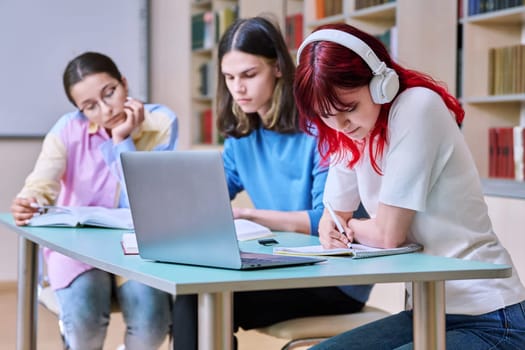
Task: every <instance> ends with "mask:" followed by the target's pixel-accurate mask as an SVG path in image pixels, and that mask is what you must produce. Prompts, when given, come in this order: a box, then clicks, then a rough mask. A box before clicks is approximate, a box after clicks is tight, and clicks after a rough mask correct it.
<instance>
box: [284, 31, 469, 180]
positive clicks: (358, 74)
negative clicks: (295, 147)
mask: <svg viewBox="0 0 525 350" xmlns="http://www.w3.org/2000/svg"><path fill="white" fill-rule="evenodd" d="M320 29H336V30H340V31H344V32H346V33H348V34H351V35H353V36H356V37H358V38H360V39H361V40H363V41H364V42H365V43H367V44H368V46H370V48H371V49H372V50H373V51H374V52H375V54H376V55H377V57H378V58H379V59H380V60H381V61H383V62H385V64H386V65H387V67H390V68H392V69H394V70H395V71H396V72H397V74H398V76H399V91H398V94H399V93H401V92H403V91H404V90H406V89H408V88H411V87H415V86H421V87H426V88H428V89H431V90H433V91H435V92H436V93H437V94H439V95H440V96H441V98H442V99H443V101H444V102H445V104H446V105H447V107H448V109H449V110H450V111H451V112H452V113H453V114H454V115H455V117H456V122H457V123H458V125H459V124H461V122H462V121H463V117H464V115H465V112H464V111H463V109H462V107H461V105H460V104H459V102H458V100H457V99H456V98H455V97H454V96H452V95H451V94H450V93H449V92H448V91H447V89H446V87H445V86H444V84H442V83H438V82H437V81H435V80H434V79H432V78H431V77H430V76H428V75H426V74H424V73H421V72H417V71H414V70H409V69H406V68H403V67H401V66H400V65H398V64H397V63H395V62H394V61H393V60H392V58H391V57H390V55H389V53H388V51H387V50H386V48H385V46H384V45H383V44H382V43H381V41H380V40H379V39H377V38H375V37H374V36H372V35H370V34H367V33H365V32H363V31H361V30H359V29H357V28H355V27H352V26H350V25H348V24H342V23H338V24H327V25H323V26H320V27H318V28H317V29H316V30H320ZM372 77H373V74H372V70H371V69H370V68H369V67H368V65H367V64H366V62H365V61H364V60H363V59H362V58H361V57H360V56H359V55H358V54H356V53H355V52H354V51H352V50H349V49H348V48H346V47H344V46H342V45H340V44H337V43H333V42H329V41H317V42H313V43H310V44H308V45H306V47H304V49H303V50H302V52H301V57H300V61H299V64H298V67H297V71H296V77H295V81H294V96H295V101H296V104H297V108H298V111H299V115H300V124H301V127H302V129H303V130H305V131H306V132H307V133H310V134H315V135H317V136H318V138H319V143H318V148H319V152H320V153H321V156H322V157H323V159H325V160H326V159H327V158H328V156H329V155H331V154H333V155H335V156H336V159H337V160H341V159H343V156H344V154H346V153H347V152H350V153H351V154H352V158H351V160H350V161H349V163H348V166H349V167H353V166H354V165H355V164H356V163H357V162H358V161H359V159H360V158H361V156H362V152H364V151H365V150H364V149H363V145H364V143H363V142H360V141H355V140H351V139H349V138H348V137H346V136H345V135H343V134H341V133H340V132H338V131H336V130H334V129H331V128H330V127H328V126H327V125H326V124H325V123H324V122H323V121H322V120H321V118H326V117H328V111H329V110H330V108H331V107H332V106H333V108H335V109H336V110H338V111H346V110H348V107H349V106H345V104H344V103H342V102H341V101H340V100H339V99H338V98H337V94H336V90H338V89H355V88H359V87H363V86H368V85H369V83H370V80H371V79H372ZM390 107H391V103H386V104H383V105H381V110H380V112H379V116H378V118H377V121H376V124H375V126H374V128H373V129H372V131H371V133H370V136H369V138H370V142H369V143H368V146H369V147H368V152H369V153H370V159H371V162H372V167H373V168H374V170H375V171H376V172H377V173H378V174H381V169H380V168H379V166H378V164H377V159H378V158H380V157H381V156H382V155H383V150H384V147H385V144H387V143H388V140H387V130H388V113H389V112H390ZM374 140H377V142H372V141H374Z"/></svg>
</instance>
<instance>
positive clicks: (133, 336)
mask: <svg viewBox="0 0 525 350" xmlns="http://www.w3.org/2000/svg"><path fill="white" fill-rule="evenodd" d="M63 84H64V89H65V93H66V95H67V97H68V99H69V101H71V103H72V104H73V105H74V106H75V107H76V109H75V110H74V111H72V112H70V113H67V114H65V115H64V116H62V117H61V118H60V119H59V120H58V121H57V122H56V124H55V125H54V126H53V127H52V129H51V130H50V131H49V133H48V134H47V135H46V137H45V139H44V142H43V145H42V150H41V152H40V155H39V157H38V159H37V161H36V164H35V167H34V169H33V171H32V172H31V174H30V175H29V176H28V177H27V179H26V182H25V185H24V187H23V188H22V190H21V191H20V193H19V194H18V196H17V197H16V198H15V199H14V200H13V203H12V206H11V212H12V214H13V217H14V219H15V222H16V224H17V225H25V224H27V222H28V220H30V219H31V218H32V217H33V216H34V215H37V214H36V213H37V210H38V207H39V206H43V205H52V204H57V205H66V206H102V207H108V208H114V207H128V200H127V195H126V192H125V186H124V183H123V177H122V172H121V166H120V157H119V155H120V153H121V152H125V151H135V150H173V149H174V148H175V145H176V141H177V119H176V116H175V115H174V114H173V112H172V111H171V110H169V109H168V108H167V107H165V106H162V105H154V104H144V103H142V102H141V101H139V100H137V99H135V98H131V97H128V96H129V94H128V93H129V89H128V82H127V80H126V78H125V77H124V76H123V75H121V73H120V71H119V70H118V68H117V66H116V65H115V63H114V62H113V61H112V60H111V58H109V57H107V56H105V55H103V54H100V53H96V52H86V53H83V54H81V55H79V56H77V57H75V58H74V59H73V60H71V61H70V62H69V63H68V65H67V67H66V68H65V71H64V74H63ZM118 253H120V251H119V252H115V254H118ZM44 257H45V260H46V262H47V270H48V276H49V280H50V283H51V287H52V288H53V289H54V290H55V293H56V296H57V299H58V302H59V306H60V319H61V321H62V322H63V325H64V333H65V334H64V337H65V342H66V346H67V347H68V348H69V349H102V348H103V344H104V338H105V336H106V330H107V326H108V323H109V315H110V311H111V310H110V308H111V299H112V295H113V294H114V295H116V297H117V299H118V302H119V305H120V308H121V310H122V313H123V317H124V321H125V323H126V325H127V330H126V335H125V347H126V349H144V350H151V349H157V348H158V347H159V346H160V345H161V344H162V342H163V341H164V339H165V337H166V335H167V334H168V332H169V329H170V323H171V311H170V303H171V301H170V300H171V297H170V295H168V294H166V293H164V292H161V291H159V290H156V289H154V288H151V287H148V286H145V285H143V284H140V283H137V282H135V281H131V280H128V281H126V280H123V279H121V278H119V277H116V276H113V275H111V274H110V273H108V272H105V271H102V270H98V269H95V268H93V267H91V266H89V265H87V264H84V263H81V262H79V261H76V260H74V259H72V258H69V257H66V256H64V255H62V254H59V253H57V252H55V251H52V250H49V249H45V250H44ZM137 300H140V302H137Z"/></svg>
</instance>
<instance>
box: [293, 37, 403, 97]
mask: <svg viewBox="0 0 525 350" xmlns="http://www.w3.org/2000/svg"><path fill="white" fill-rule="evenodd" d="M314 41H331V42H334V43H336V44H339V45H342V46H344V47H346V48H348V49H350V50H352V51H354V52H355V53H356V54H358V55H359V56H361V58H362V59H363V60H364V61H365V62H366V64H367V65H368V66H369V67H370V69H372V73H373V74H374V77H372V80H371V81H370V85H369V88H370V95H371V96H372V100H373V101H374V102H375V103H377V104H383V103H388V102H390V101H392V100H393V99H394V97H395V96H396V94H397V91H398V90H399V77H398V76H397V73H396V71H395V70H393V69H392V68H388V67H387V66H386V64H385V62H383V61H380V60H379V58H378V57H377V56H376V54H375V53H374V51H373V50H372V49H371V48H370V47H369V46H368V45H367V44H366V43H365V42H364V41H363V40H361V39H359V38H358V37H356V36H353V35H351V34H348V33H346V32H343V31H341V30H336V29H321V30H318V31H316V32H313V33H312V34H310V35H308V36H307V37H306V39H304V41H303V43H302V44H301V46H300V47H299V49H298V50H297V64H299V59H300V57H301V51H302V50H303V49H304V47H305V46H306V45H308V44H310V43H312V42H314Z"/></svg>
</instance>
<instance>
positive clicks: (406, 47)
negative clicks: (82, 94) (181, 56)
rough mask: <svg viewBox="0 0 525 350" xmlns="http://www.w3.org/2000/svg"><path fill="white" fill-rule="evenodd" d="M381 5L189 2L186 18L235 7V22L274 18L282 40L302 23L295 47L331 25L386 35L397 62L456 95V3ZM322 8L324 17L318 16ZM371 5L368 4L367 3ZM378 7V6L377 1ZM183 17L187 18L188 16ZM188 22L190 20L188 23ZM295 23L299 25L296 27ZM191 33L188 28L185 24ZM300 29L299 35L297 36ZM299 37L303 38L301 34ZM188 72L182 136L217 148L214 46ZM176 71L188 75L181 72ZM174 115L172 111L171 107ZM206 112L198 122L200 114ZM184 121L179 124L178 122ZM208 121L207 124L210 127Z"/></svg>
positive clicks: (304, 0)
mask: <svg viewBox="0 0 525 350" xmlns="http://www.w3.org/2000/svg"><path fill="white" fill-rule="evenodd" d="M384 1H385V2H384V3H381V4H377V5H373V6H367V7H361V8H356V6H358V7H359V6H361V5H363V4H364V5H366V4H367V3H366V1H362V0H324V1H319V0H265V1H252V0H236V1H233V0H211V1H202V0H201V1H195V0H193V1H191V2H190V4H191V5H190V10H189V12H190V14H189V15H186V16H188V17H192V16H194V15H195V14H197V13H202V12H206V11H212V12H214V11H215V12H216V11H219V10H221V9H223V8H225V7H229V6H232V5H233V6H237V7H238V15H239V16H240V17H243V18H244V17H251V16H255V15H258V14H261V13H272V14H274V15H275V18H276V20H277V21H278V23H279V25H280V27H281V30H282V31H283V33H284V35H285V37H286V36H287V35H290V34H289V33H288V31H289V29H288V28H289V27H288V26H287V22H288V21H289V18H293V17H295V18H297V17H299V15H300V17H302V18H301V19H300V20H301V21H302V26H301V24H300V23H301V22H296V24H295V28H293V32H294V34H293V35H294V36H295V37H294V38H295V40H296V41H297V40H298V39H299V38H300V37H302V38H304V37H305V36H306V35H308V34H309V33H310V32H311V31H312V30H313V29H314V28H315V27H317V26H319V25H321V24H326V23H334V22H346V23H349V24H352V25H355V26H357V27H359V28H362V29H364V30H366V31H369V32H370V33H372V34H374V35H382V34H384V33H385V32H387V31H391V30H392V28H394V30H392V33H390V39H389V40H390V43H391V45H393V46H392V52H393V54H394V56H395V57H397V60H398V61H399V62H400V63H401V64H403V65H405V66H407V67H409V68H413V69H418V70H422V71H425V72H428V73H430V74H431V75H433V76H434V77H436V78H437V79H439V80H441V81H443V82H445V83H446V84H447V85H448V87H449V89H450V90H451V91H452V92H453V93H455V87H456V64H457V63H456V62H457V59H456V58H457V55H456V52H457V47H456V42H457V0H425V1H424V2H421V1H413V0H396V1H392V0H390V1H388V0H384ZM321 3H322V4H323V6H325V7H324V8H323V13H322V14H321V15H322V16H320V15H319V14H318V11H319V8H320V5H321ZM368 3H369V4H370V3H371V0H369V1H368ZM376 3H379V1H376ZM187 13H188V12H186V14H187ZM190 22H191V20H190ZM298 23H299V24H298ZM190 27H191V24H190ZM298 29H299V30H298ZM301 32H302V33H301ZM295 48H296V45H295V43H293V44H291V45H290V50H291V52H292V54H295ZM190 56H191V57H190V60H189V61H190V64H189V66H190V67H189V70H190V72H191V74H190V75H191V79H190V81H191V86H190V89H191V98H190V99H189V100H190V101H189V109H190V110H191V113H190V115H188V116H182V118H181V124H182V123H188V124H189V125H186V127H185V128H183V127H181V132H182V131H184V132H186V131H187V132H188V133H189V134H190V135H191V137H190V141H189V144H188V148H196V147H220V139H219V138H218V134H217V131H216V128H215V115H214V113H213V110H214V104H215V100H214V84H215V79H216V74H217V72H216V69H217V67H216V64H215V58H216V42H214V43H213V44H212V45H211V47H204V48H194V49H192V50H191V54H190ZM203 64H208V65H209V68H210V70H211V71H213V73H211V77H212V81H211V82H210V83H209V84H208V85H209V86H212V87H213V88H209V89H208V93H202V86H203V83H202V78H201V74H200V73H199V71H200V70H199V69H200V68H202V65H203ZM177 70H179V71H181V72H182V71H185V70H188V66H186V68H185V67H184V66H182V67H178V68H177ZM175 110H177V108H176V107H175ZM207 110H211V117H210V115H209V114H208V116H207V117H206V118H208V119H203V117H202V113H203V111H207ZM182 119H183V120H182ZM210 119H211V122H210ZM203 120H207V123H208V125H211V129H212V131H211V132H209V134H211V136H209V135H208V137H207V140H206V142H202V141H203V137H202V126H203Z"/></svg>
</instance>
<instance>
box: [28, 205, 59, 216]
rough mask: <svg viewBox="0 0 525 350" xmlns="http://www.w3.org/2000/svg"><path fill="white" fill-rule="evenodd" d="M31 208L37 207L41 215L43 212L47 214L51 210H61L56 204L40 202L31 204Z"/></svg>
mask: <svg viewBox="0 0 525 350" xmlns="http://www.w3.org/2000/svg"><path fill="white" fill-rule="evenodd" d="M29 206H30V207H31V208H35V209H36V210H37V213H38V214H39V215H41V214H47V213H49V212H57V211H60V208H58V207H56V206H54V205H39V204H38V203H31V204H30V205H29Z"/></svg>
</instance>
